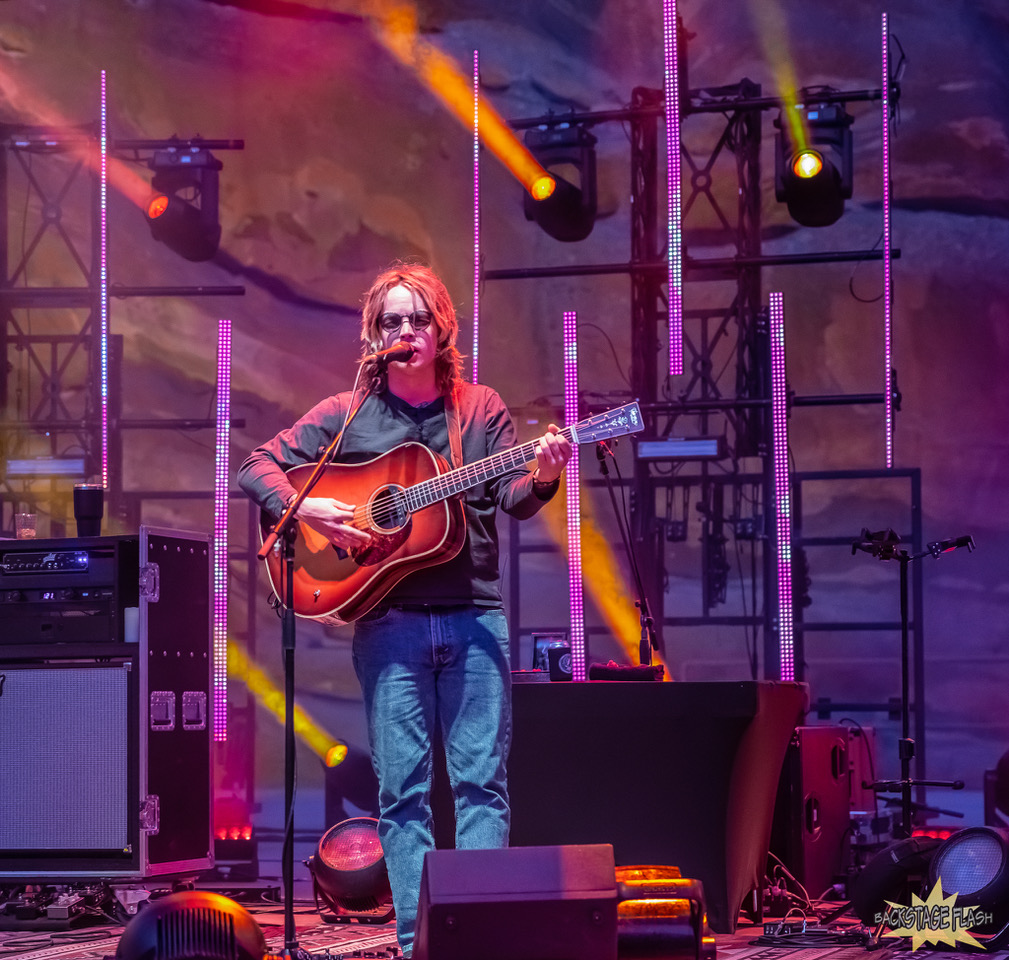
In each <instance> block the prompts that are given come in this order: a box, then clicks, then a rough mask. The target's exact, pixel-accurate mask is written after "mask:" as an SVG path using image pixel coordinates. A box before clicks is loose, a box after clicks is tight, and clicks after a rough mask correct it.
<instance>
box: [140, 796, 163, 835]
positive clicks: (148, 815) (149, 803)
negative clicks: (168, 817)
mask: <svg viewBox="0 0 1009 960" xmlns="http://www.w3.org/2000/svg"><path fill="white" fill-rule="evenodd" d="M160 825H161V804H160V802H159V801H158V795H157V794H156V793H149V794H147V799H146V800H144V802H143V803H142V804H140V829H141V830H144V831H146V832H147V833H149V834H151V835H152V836H155V835H157V832H158V828H159V827H160Z"/></svg>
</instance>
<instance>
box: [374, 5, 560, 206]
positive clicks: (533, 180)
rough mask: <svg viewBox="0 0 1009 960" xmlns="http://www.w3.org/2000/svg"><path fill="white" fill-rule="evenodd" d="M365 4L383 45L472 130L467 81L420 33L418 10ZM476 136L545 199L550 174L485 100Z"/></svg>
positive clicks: (551, 181) (550, 183)
mask: <svg viewBox="0 0 1009 960" xmlns="http://www.w3.org/2000/svg"><path fill="white" fill-rule="evenodd" d="M365 6H366V8H367V10H368V12H369V15H370V19H371V24H372V27H373V29H374V31H375V34H376V36H377V37H378V39H379V41H380V42H381V44H382V45H383V46H384V47H385V48H386V49H387V50H388V51H389V52H390V53H391V54H392V55H393V56H394V57H395V58H396V59H397V60H399V62H400V63H402V64H403V65H404V66H406V67H409V68H410V69H411V70H413V71H414V73H415V74H416V75H417V77H418V78H419V79H420V80H421V82H422V83H424V84H425V86H427V87H428V89H430V90H431V91H432V92H433V93H434V94H435V95H436V96H438V97H439V98H440V99H441V101H442V103H444V104H445V106H446V107H447V108H448V110H449V112H450V113H452V114H453V115H454V116H455V117H456V119H457V120H459V122H460V123H462V125H463V126H464V127H465V128H466V129H467V130H470V131H471V132H472V130H473V93H472V90H471V87H470V82H469V80H468V78H467V77H465V76H464V75H463V73H462V71H461V70H460V69H459V67H458V66H457V65H456V63H455V61H454V60H452V58H451V57H449V56H448V55H446V54H445V53H442V51H441V50H439V49H438V48H437V47H435V46H434V45H433V44H431V43H428V42H427V41H426V40H424V39H423V38H422V37H421V36H420V31H419V30H418V27H417V11H416V8H415V7H414V6H413V5H411V4H408V3H403V2H401V0H372V2H370V3H368V4H366V5H365ZM480 139H481V140H482V142H483V144H484V146H485V147H487V149H488V150H490V152H491V153H493V154H494V156H496V157H497V158H498V159H499V160H500V161H501V162H502V163H503V164H504V165H505V167H507V169H508V170H509V171H510V172H511V174H512V176H514V177H515V179H516V180H518V181H519V183H521V184H522V186H523V187H525V188H526V190H528V191H529V193H530V194H531V195H532V196H534V197H536V199H537V200H544V199H546V197H548V196H549V195H550V194H551V193H552V192H553V188H554V185H555V182H554V179H553V177H551V176H550V174H549V173H547V171H546V170H545V169H544V168H543V167H542V166H541V164H540V163H539V161H537V160H536V158H535V157H534V156H533V155H532V153H530V151H529V149H528V148H527V147H526V146H525V144H523V143H522V142H521V141H520V140H519V139H518V138H517V137H516V136H515V134H514V132H513V131H512V130H511V129H510V128H509V126H508V124H506V123H505V122H504V120H503V119H502V117H501V115H500V114H499V113H498V112H497V111H496V110H495V109H494V108H493V107H492V106H491V105H490V104H489V103H487V101H486V100H484V101H483V102H482V103H481V104H480Z"/></svg>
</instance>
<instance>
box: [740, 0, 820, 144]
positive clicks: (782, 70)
mask: <svg viewBox="0 0 1009 960" xmlns="http://www.w3.org/2000/svg"><path fill="white" fill-rule="evenodd" d="M750 17H751V19H752V21H753V25H754V27H755V29H756V31H757V37H758V39H759V40H760V46H761V49H762V50H763V52H764V59H765V60H766V61H767V65H768V66H769V67H770V68H771V73H772V75H773V76H774V85H775V87H776V88H777V90H778V96H779V97H781V100H782V102H783V103H784V104H785V119H786V120H787V122H788V131H789V134H790V136H791V140H792V144H793V145H794V147H795V149H796V151H803V150H806V149H807V148H808V147H809V135H808V133H807V130H806V125H805V123H804V122H803V119H804V117H803V115H800V111H798V110H796V109H795V105H796V100H797V93H798V89H797V87H796V83H795V71H794V70H793V68H792V55H791V50H790V49H789V42H788V22H787V20H786V18H785V11H784V9H783V7H782V5H781V3H780V0H750Z"/></svg>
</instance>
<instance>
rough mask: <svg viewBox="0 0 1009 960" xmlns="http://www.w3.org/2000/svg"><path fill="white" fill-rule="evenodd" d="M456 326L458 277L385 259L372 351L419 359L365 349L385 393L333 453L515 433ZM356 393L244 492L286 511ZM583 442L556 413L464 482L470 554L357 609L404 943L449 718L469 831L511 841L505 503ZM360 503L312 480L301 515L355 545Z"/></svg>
mask: <svg viewBox="0 0 1009 960" xmlns="http://www.w3.org/2000/svg"><path fill="white" fill-rule="evenodd" d="M457 333H458V322H457V320H456V316H455V309H454V307H453V305H452V301H451V299H450V297H449V294H448V291H447V290H446V289H445V286H444V284H443V283H442V281H441V280H440V279H439V278H438V277H437V276H436V275H435V274H434V272H433V271H431V270H430V269H429V268H427V267H424V266H420V265H416V264H405V263H397V264H394V265H393V267H392V268H390V269H389V270H387V271H385V272H384V273H382V274H380V275H379V277H378V278H377V279H376V280H375V282H374V284H373V285H372V287H371V289H370V290H369V291H368V293H367V294H366V296H365V302H364V310H363V315H362V322H361V339H362V340H363V341H364V355H365V356H368V355H369V354H371V353H374V352H377V351H380V350H384V349H387V348H389V347H392V346H393V345H395V344H397V343H399V342H400V341H402V342H403V343H406V344H409V345H410V347H412V348H413V351H414V352H413V355H412V356H411V357H410V358H409V359H407V360H397V361H392V362H388V363H385V362H383V361H382V360H377V361H375V360H369V361H366V362H365V369H364V370H363V371H362V379H364V380H365V381H366V382H367V383H368V384H369V385H370V386H371V388H372V393H371V394H370V395H369V396H368V397H367V399H366V400H365V401H364V403H363V405H362V406H361V409H360V412H359V413H358V415H357V416H356V418H354V419H353V421H352V422H351V424H350V426H349V427H348V429H347V432H346V434H345V435H344V437H343V440H342V442H341V445H340V447H339V450H338V452H337V454H336V458H335V459H336V460H338V461H340V462H343V463H363V462H365V461H369V460H372V459H373V458H374V457H376V456H378V455H380V454H383V453H385V452H386V451H388V450H391V449H393V448H394V447H397V446H399V445H400V444H402V443H406V442H408V441H414V442H418V443H421V444H424V445H426V446H427V447H429V448H430V449H432V450H434V451H435V452H437V453H438V454H440V455H441V456H443V457H444V458H445V459H446V460H447V461H448V462H449V464H450V465H451V466H452V467H459V466H462V465H464V464H470V463H474V462H476V461H478V460H482V459H483V458H485V457H488V456H491V455H493V454H495V453H498V452H500V451H504V450H507V449H510V448H511V447H513V446H515V445H516V441H515V430H514V427H513V426H512V421H511V418H510V416H509V414H508V411H507V409H506V408H505V405H504V403H503V402H502V400H501V398H500V397H499V396H498V394H497V393H496V392H495V391H494V390H491V389H490V388H489V387H486V386H483V385H475V384H471V383H467V382H465V381H463V380H462V378H461V376H460V368H461V365H462V361H461V356H460V354H459V352H458V350H457V349H456V335H457ZM350 402H351V397H350V395H349V394H347V393H343V394H338V395H336V396H333V397H330V398H329V399H328V400H323V401H322V402H321V403H320V404H318V405H317V406H315V407H314V408H313V409H312V410H310V411H309V412H308V413H307V414H306V415H305V416H304V417H302V418H301V419H300V420H299V421H298V422H297V423H296V424H295V425H294V426H293V427H291V428H290V429H289V430H284V431H283V432H281V433H280V434H278V435H277V436H276V437H274V439H273V440H271V441H269V442H268V443H266V444H264V445H263V446H261V447H258V448H257V449H256V450H254V451H253V452H252V454H251V456H250V457H249V458H248V459H247V460H246V461H245V463H244V464H243V465H242V467H241V469H240V470H239V473H238V480H239V483H240V484H241V486H242V488H243V489H244V490H245V491H246V493H248V495H249V496H250V497H251V498H252V499H253V500H254V501H255V502H256V503H257V504H259V506H261V507H262V508H263V509H265V510H266V511H268V512H269V513H271V514H274V515H277V516H279V515H280V513H282V512H283V510H284V508H285V507H286V505H287V504H289V503H290V501H291V499H292V498H293V496H294V487H293V486H292V485H291V484H290V482H288V480H287V479H286V477H285V470H286V469H288V468H290V467H292V466H295V465H298V464H303V463H307V462H312V461H315V460H317V459H318V458H319V456H320V455H321V453H322V452H323V450H324V449H325V448H326V446H327V445H328V444H329V443H330V441H331V440H332V438H333V437H334V436H335V435H336V434H337V432H338V431H339V430H340V428H341V427H342V426H343V423H344V420H345V418H346V415H347V412H348V408H349V404H350ZM355 402H356V401H355ZM570 457H571V444H570V443H569V442H568V440H567V439H566V438H565V437H564V436H563V435H561V434H560V432H559V431H558V429H557V427H556V426H555V425H554V424H551V425H550V426H549V428H548V430H547V433H545V434H544V435H543V436H542V437H541V438H540V439H539V441H538V443H537V446H536V468H535V470H533V471H532V472H530V471H529V470H527V469H526V468H524V467H520V468H518V469H514V470H511V471H509V472H507V473H505V474H504V475H502V476H499V477H497V478H495V479H491V480H489V481H487V482H484V483H481V484H479V485H478V486H475V487H472V488H471V489H469V490H468V491H467V492H466V494H465V501H464V512H465V518H466V539H465V543H464V544H463V546H462V549H461V551H460V552H459V553H458V555H457V556H455V557H454V558H453V559H452V560H449V561H447V562H445V563H442V564H438V565H435V566H431V567H427V568H425V569H422V570H418V571H415V572H414V573H411V574H409V575H408V576H407V577H405V578H404V579H403V580H401V581H400V582H399V583H398V584H396V585H395V586H394V587H393V588H392V589H391V590H390V591H389V593H388V595H387V596H385V597H384V598H383V599H382V600H381V601H380V602H379V603H378V605H377V606H376V607H374V609H372V610H371V611H370V612H369V613H366V614H365V615H364V616H362V617H361V618H360V619H359V620H358V621H357V622H356V624H355V631H354V646H353V653H354V667H355V670H356V671H357V676H358V679H359V680H360V683H361V689H362V692H363V696H364V705H365V712H366V715H367V721H368V734H369V739H370V743H371V750H372V762H373V764H374V767H375V772H376V773H377V775H378V781H379V805H380V809H381V816H380V819H379V837H380V839H381V841H382V848H383V851H384V853H385V860H386V865H387V867H388V870H389V881H390V884H391V887H392V894H393V903H394V905H395V908H396V917H397V934H398V936H399V942H400V946H401V948H402V950H403V952H404V954H405V955H407V956H409V955H410V954H411V952H412V945H413V937H414V928H415V924H416V914H417V900H418V896H419V891H420V875H421V868H422V866H423V859H424V854H425V852H426V851H428V850H430V849H432V848H433V846H434V841H433V838H432V822H431V805H430V791H431V771H432V758H431V738H432V731H433V729H434V724H435V722H436V721H437V722H438V723H440V726H441V729H442V733H443V736H444V742H445V750H446V759H447V763H448V772H449V780H450V782H451V784H452V791H453V795H454V797H455V816H456V847H457V848H459V849H483V848H490V847H503V846H507V844H508V825H509V807H508V791H507V786H506V781H505V761H506V758H507V755H508V747H509V742H510V737H511V694H510V680H511V675H510V665H509V659H508V627H507V624H506V622H505V616H504V611H503V609H502V599H501V592H500V588H499V583H498V537H497V532H496V529H495V523H494V518H495V512H496V509H497V508H498V507H500V508H501V509H502V510H504V511H505V512H506V513H509V514H510V515H512V516H515V517H518V518H520V519H524V518H527V517H531V516H532V515H533V514H535V513H536V512H537V511H538V510H539V509H540V507H542V506H543V504H544V503H545V502H547V501H548V500H549V499H550V498H551V497H552V496H553V495H554V493H555V492H556V490H557V487H558V483H559V478H560V475H561V472H562V471H563V469H564V465H565V464H566V463H567V461H568V459H569V458H570ZM356 506H357V504H353V503H346V502H344V501H342V500H340V499H328V498H324V497H311V496H309V497H308V498H306V499H305V501H304V502H303V503H302V505H301V507H300V509H299V511H298V520H299V521H301V522H303V523H305V524H307V525H309V526H310V527H312V528H314V529H315V530H316V531H318V532H320V533H322V534H324V535H325V536H327V537H328V538H329V539H330V541H331V542H332V543H334V544H336V545H337V546H339V547H342V548H344V549H346V550H353V549H354V548H358V547H361V546H364V545H366V544H367V543H369V541H370V539H371V538H370V536H369V534H368V533H367V531H365V530H361V529H359V527H358V526H357V525H355V523H354V508H355V507H356Z"/></svg>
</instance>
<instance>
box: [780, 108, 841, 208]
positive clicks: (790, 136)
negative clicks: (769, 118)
mask: <svg viewBox="0 0 1009 960" xmlns="http://www.w3.org/2000/svg"><path fill="white" fill-rule="evenodd" d="M791 109H792V110H794V115H793V116H789V115H788V113H787V112H786V111H784V110H783V111H782V113H781V115H780V116H779V117H778V119H777V120H776V121H775V126H776V127H777V128H778V133H777V135H776V138H775V140H776V150H775V162H774V194H775V196H776V197H777V199H778V201H779V202H784V203H785V204H786V205H787V207H788V212H789V215H790V216H791V217H792V219H793V220H795V222H796V223H800V224H802V225H803V226H805V227H827V226H830V224H832V223H836V222H837V221H838V220H839V219H840V218H841V215H842V214H843V213H844V201H845V200H848V199H850V198H851V194H852V134H851V124H852V123H853V122H854V118H853V117H851V116H850V115H849V114H848V113H847V111H846V110H845V109H844V106H843V104H837V103H831V104H818V105H813V106H809V107H805V106H803V105H798V106H796V107H794V108H791Z"/></svg>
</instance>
